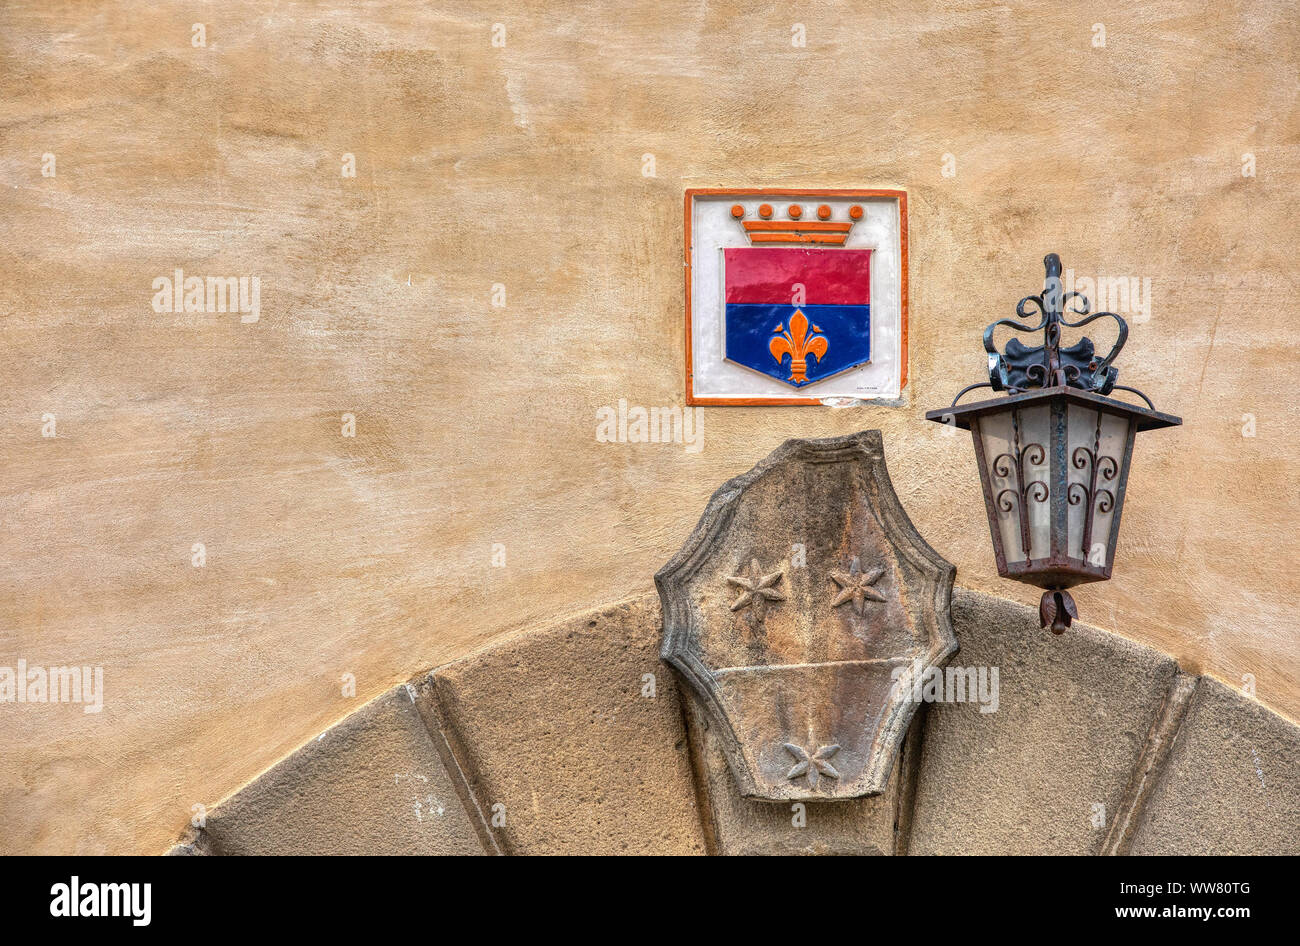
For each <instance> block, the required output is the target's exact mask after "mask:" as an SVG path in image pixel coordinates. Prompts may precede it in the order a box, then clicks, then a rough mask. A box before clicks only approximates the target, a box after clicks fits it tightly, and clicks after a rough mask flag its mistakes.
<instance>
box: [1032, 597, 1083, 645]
mask: <svg viewBox="0 0 1300 946" xmlns="http://www.w3.org/2000/svg"><path fill="white" fill-rule="evenodd" d="M1078 616H1079V609H1078V608H1077V607H1075V605H1074V599H1073V598H1071V597H1070V593H1069V592H1068V591H1066V590H1065V589H1064V588H1054V589H1049V590H1048V591H1044V592H1043V598H1042V600H1041V601H1040V602H1039V603H1038V621H1039V624H1040V625H1041V626H1043V627H1047V626H1049V625H1050V626H1051V628H1052V633H1053V634H1064V633H1065V629H1066V628H1067V627H1069V626H1070V625H1071V624H1073V623H1074V621H1075V619H1076V618H1077V617H1078Z"/></svg>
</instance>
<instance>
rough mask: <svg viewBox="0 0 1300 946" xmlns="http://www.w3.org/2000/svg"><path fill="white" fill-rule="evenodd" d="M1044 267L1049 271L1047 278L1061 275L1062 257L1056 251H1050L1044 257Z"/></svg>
mask: <svg viewBox="0 0 1300 946" xmlns="http://www.w3.org/2000/svg"><path fill="white" fill-rule="evenodd" d="M1043 269H1044V270H1046V271H1047V278H1048V279H1051V278H1052V277H1053V276H1060V275H1061V258H1060V257H1059V256H1057V255H1056V254H1055V253H1048V254H1047V255H1046V256H1044V257H1043Z"/></svg>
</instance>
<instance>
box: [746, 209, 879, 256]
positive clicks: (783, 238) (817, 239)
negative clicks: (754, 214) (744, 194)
mask: <svg viewBox="0 0 1300 946" xmlns="http://www.w3.org/2000/svg"><path fill="white" fill-rule="evenodd" d="M786 214H787V215H789V217H790V219H789V220H773V219H772V205H771V204H763V205H762V206H760V207H759V208H758V215H759V217H761V218H762V219H760V220H744V219H743V218H744V216H745V208H744V207H742V206H740V204H736V205H735V206H734V207H732V208H731V215H732V216H733V217H735V218H736V219H737V220H740V221H741V224H740V225H741V226H742V227H744V228H745V236H747V237H749V242H750V243H751V244H753V245H762V244H767V243H819V244H823V245H826V246H843V245H844V241H845V240H847V239H848V238H849V231H850V230H852V229H853V224H855V223H857V222H858V221H859V220H861V219H862V207H861V206H859V205H858V204H854V205H853V206H852V207H850V208H849V219H848V222H847V223H835V222H832V221H831V208H830V205H828V204H822V205H821V206H820V207H818V208H817V219H816V220H804V219H803V208H802V207H801V206H799V205H798V204H791V205H790V206H789V207H787V208H786Z"/></svg>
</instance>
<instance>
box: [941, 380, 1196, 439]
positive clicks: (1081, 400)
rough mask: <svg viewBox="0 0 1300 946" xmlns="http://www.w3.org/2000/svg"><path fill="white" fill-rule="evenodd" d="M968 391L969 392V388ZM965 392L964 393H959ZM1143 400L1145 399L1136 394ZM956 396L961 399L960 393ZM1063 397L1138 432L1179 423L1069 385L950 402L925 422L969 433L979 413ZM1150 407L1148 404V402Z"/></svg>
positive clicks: (1154, 412)
mask: <svg viewBox="0 0 1300 946" xmlns="http://www.w3.org/2000/svg"><path fill="white" fill-rule="evenodd" d="M967 390H970V389H969V388H968V389H967ZM962 393H965V392H962ZM1139 396H1140V397H1143V400H1146V398H1145V396H1143V395H1141V394H1140V393H1139ZM958 397H961V395H960V394H959V395H958ZM1056 398H1062V399H1064V400H1065V401H1066V402H1067V403H1070V404H1077V405H1079V406H1080V407H1086V408H1088V409H1090V410H1100V411H1105V412H1107V413H1110V414H1121V415H1123V416H1125V417H1129V418H1132V419H1134V420H1136V421H1137V429H1138V430H1158V429H1160V428H1162V427H1177V426H1179V425H1180V424H1182V422H1183V419H1182V418H1181V417H1175V416H1174V415H1172V414H1164V413H1162V412H1160V411H1157V410H1156V409H1155V408H1154V407H1151V408H1145V407H1139V406H1138V405H1136V404H1129V403H1126V402H1124V401H1117V400H1115V399H1114V398H1113V397H1103V396H1102V395H1100V394H1093V393H1092V392H1091V391H1082V390H1080V389H1078V388H1072V387H1069V386H1068V385H1060V386H1057V387H1053V388H1037V389H1034V390H1031V391H1024V392H1021V393H1020V394H1011V395H1008V396H1006V397H996V398H989V399H988V400H985V401H974V402H972V403H970V404H963V405H962V406H961V407H957V406H956V402H955V401H954V402H953V406H952V407H941V408H939V409H938V410H933V411H926V414H925V419H926V420H933V421H937V422H939V423H941V424H954V425H956V426H957V427H960V428H962V429H963V430H970V422H971V418H973V417H979V416H980V415H981V414H989V413H993V412H995V411H1005V410H1007V409H1008V408H1012V407H1020V408H1028V407H1033V406H1034V405H1036V404H1042V403H1046V402H1048V401H1052V400H1055V399H1056ZM1147 403H1148V404H1150V401H1147Z"/></svg>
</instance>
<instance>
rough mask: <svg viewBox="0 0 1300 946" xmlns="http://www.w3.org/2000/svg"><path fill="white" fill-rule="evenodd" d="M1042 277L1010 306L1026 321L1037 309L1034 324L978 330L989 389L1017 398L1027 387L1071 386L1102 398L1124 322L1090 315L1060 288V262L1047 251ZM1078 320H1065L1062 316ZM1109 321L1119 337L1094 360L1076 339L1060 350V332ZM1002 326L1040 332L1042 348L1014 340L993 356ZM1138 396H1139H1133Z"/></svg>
mask: <svg viewBox="0 0 1300 946" xmlns="http://www.w3.org/2000/svg"><path fill="white" fill-rule="evenodd" d="M1043 268H1044V270H1045V271H1046V273H1047V278H1046V280H1045V282H1044V285H1043V291H1042V292H1041V293H1039V294H1038V295H1034V296H1025V298H1023V299H1021V300H1020V302H1019V303H1018V304H1017V305H1016V315H1018V316H1019V317H1020V318H1021V319H1031V318H1033V315H1032V313H1031V311H1030V307H1032V308H1034V309H1037V311H1038V316H1039V318H1038V321H1037V324H1034V325H1029V324H1026V323H1025V322H1018V321H1016V320H1015V319H998V320H997V321H996V322H994V323H992V324H991V325H989V326H988V328H986V329H985V330H984V350H985V351H987V352H988V355H989V383H990V386H991V387H992V388H993V390H995V391H1007V392H1009V393H1011V394H1019V393H1021V392H1022V391H1026V390H1029V389H1031V388H1047V387H1072V388H1078V389H1080V390H1083V391H1091V392H1093V393H1094V394H1101V395H1106V394H1109V393H1110V392H1111V391H1112V390H1114V388H1115V379H1116V378H1117V377H1118V376H1119V369H1118V368H1115V367H1113V366H1112V364H1111V363H1112V362H1113V361H1114V360H1115V358H1116V356H1117V355H1119V353H1120V350H1121V349H1122V348H1123V347H1124V343H1125V342H1126V341H1128V323H1127V322H1125V321H1124V320H1123V319H1122V318H1120V317H1119V316H1118V315H1116V314H1115V313H1114V312H1092V311H1091V309H1092V304H1091V303H1090V302H1089V301H1088V297H1087V296H1085V295H1084V294H1083V293H1081V292H1075V291H1073V290H1072V291H1070V292H1064V291H1063V287H1062V285H1061V258H1060V257H1059V256H1057V255H1056V254H1055V253H1049V254H1047V256H1046V257H1044V258H1043ZM1066 312H1068V313H1069V314H1071V315H1077V316H1081V318H1079V319H1078V320H1076V321H1074V322H1071V321H1069V320H1068V319H1066V318H1065V313H1066ZM1103 318H1110V319H1114V320H1115V322H1116V325H1117V326H1118V329H1119V336H1118V338H1117V339H1116V340H1115V345H1114V347H1112V348H1111V350H1110V352H1109V353H1108V354H1107V355H1106V357H1105V358H1098V357H1097V351H1096V347H1095V346H1094V345H1093V342H1092V339H1090V338H1088V337H1086V336H1085V337H1083V338H1081V339H1080V340H1079V341H1078V342H1076V343H1075V344H1073V345H1070V346H1068V347H1066V348H1062V347H1061V329H1062V327H1067V328H1082V327H1083V326H1085V325H1088V324H1090V323H1092V322H1095V321H1097V320H1098V319H1103ZM1000 325H1005V326H1008V327H1009V328H1013V329H1015V330H1016V331H1018V332H1039V331H1041V332H1042V333H1043V344H1042V345H1040V346H1037V347H1034V348H1030V347H1029V346H1027V345H1025V344H1024V343H1022V342H1021V341H1020V340H1019V339H1017V338H1012V339H1010V340H1009V341H1008V342H1007V346H1006V350H1005V351H1003V352H999V351H998V350H997V346H996V345H994V343H993V332H994V330H995V329H996V328H997V327H998V326H1000ZM1138 393H1140V392H1138Z"/></svg>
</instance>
